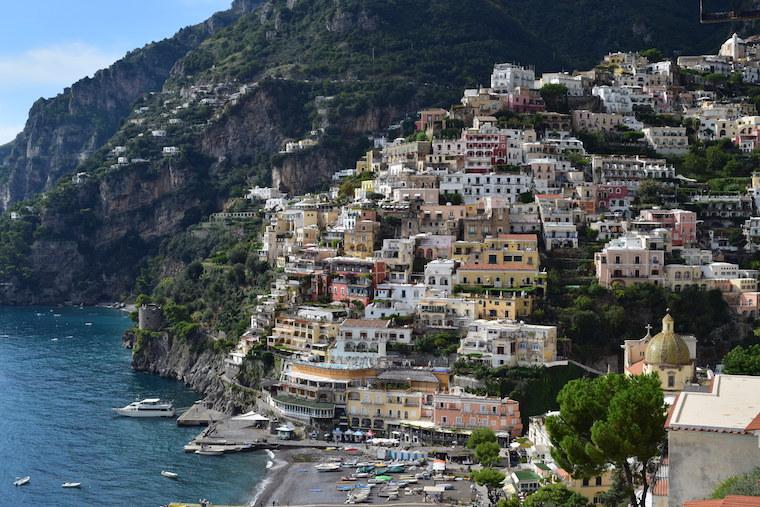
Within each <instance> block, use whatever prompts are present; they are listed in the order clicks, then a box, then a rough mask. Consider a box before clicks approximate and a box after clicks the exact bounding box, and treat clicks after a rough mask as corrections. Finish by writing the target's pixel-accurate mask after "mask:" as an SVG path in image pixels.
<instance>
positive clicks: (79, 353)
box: [0, 307, 268, 506]
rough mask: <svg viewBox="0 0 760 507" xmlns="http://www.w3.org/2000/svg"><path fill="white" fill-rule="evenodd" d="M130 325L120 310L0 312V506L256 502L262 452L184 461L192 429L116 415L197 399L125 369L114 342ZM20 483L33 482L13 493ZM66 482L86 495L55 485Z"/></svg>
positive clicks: (126, 360) (126, 359)
mask: <svg viewBox="0 0 760 507" xmlns="http://www.w3.org/2000/svg"><path fill="white" fill-rule="evenodd" d="M130 325H131V323H130V320H129V318H128V317H127V316H126V314H124V313H123V312H120V311H117V310H109V309H102V308H42V307H31V308H8V307H0V506H27V505H29V506H40V505H51V506H52V505H55V506H88V505H109V506H121V505H124V506H158V505H163V504H166V503H168V502H171V501H185V502H197V501H198V500H199V499H200V498H207V499H209V500H210V501H212V502H213V503H226V504H245V503H246V502H248V501H250V499H251V498H252V497H253V495H254V493H255V491H256V486H257V484H259V483H260V482H261V481H262V479H263V477H264V475H265V474H266V464H267V460H268V457H267V455H266V454H263V453H247V454H235V455H225V456H198V455H195V454H186V453H184V452H183V450H182V447H183V446H184V445H185V444H186V443H188V442H189V441H190V440H191V439H192V437H193V436H194V435H195V434H197V433H198V432H199V431H200V428H179V427H177V425H176V423H175V421H174V420H172V419H153V420H144V419H143V420H140V419H130V418H122V417H116V416H114V415H113V414H112V412H111V408H112V407H119V406H124V405H126V404H128V403H130V402H131V401H134V400H135V399H136V398H145V397H154V396H156V397H161V398H167V399H173V400H174V404H175V407H178V408H179V407H188V406H190V405H191V404H192V403H193V402H194V401H196V400H197V399H198V395H197V394H196V393H194V392H193V391H191V390H190V389H188V388H187V387H185V386H184V385H182V384H181V383H179V382H175V381H172V380H168V379H163V378H160V377H158V376H154V375H148V374H145V373H137V372H134V371H132V369H131V368H130V351H128V350H125V349H124V348H122V346H121V334H122V332H123V331H124V330H125V329H126V328H128V327H129V326H130ZM162 470H170V471H173V472H176V473H178V474H179V476H180V479H179V480H177V481H173V480H170V479H166V478H164V477H162V476H161V475H160V473H161V471H162ZM26 475H29V476H31V478H32V480H31V483H30V484H28V485H26V486H23V487H15V486H13V484H12V483H13V481H14V480H15V479H16V478H17V477H23V476H26ZM67 481H68V482H81V483H82V488H81V489H80V490H77V489H62V488H61V484H62V483H64V482H67Z"/></svg>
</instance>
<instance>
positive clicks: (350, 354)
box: [329, 319, 412, 366]
mask: <svg viewBox="0 0 760 507" xmlns="http://www.w3.org/2000/svg"><path fill="white" fill-rule="evenodd" d="M411 340H412V329H411V328H410V327H401V328H393V327H390V321H389V320H368V319H346V320H345V321H343V323H342V324H341V325H340V331H339V333H338V337H337V338H336V340H335V345H334V346H333V347H332V348H331V349H330V350H329V360H330V362H333V363H337V364H350V365H355V366H377V365H380V364H382V363H383V362H384V361H385V358H386V355H387V354H386V350H387V345H388V342H399V343H407V344H408V343H411Z"/></svg>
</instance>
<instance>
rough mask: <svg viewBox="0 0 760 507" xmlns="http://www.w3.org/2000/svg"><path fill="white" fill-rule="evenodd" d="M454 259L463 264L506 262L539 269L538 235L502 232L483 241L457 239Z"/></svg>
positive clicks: (454, 246) (454, 247)
mask: <svg viewBox="0 0 760 507" xmlns="http://www.w3.org/2000/svg"><path fill="white" fill-rule="evenodd" d="M453 259H454V260H456V261H459V262H461V263H462V264H506V265H510V264H513V265H516V266H517V265H527V266H535V268H536V269H538V267H539V265H540V262H541V261H540V257H539V253H538V237H537V236H536V235H535V234H500V235H498V236H497V237H487V238H485V239H484V240H483V241H457V242H455V243H454V245H453Z"/></svg>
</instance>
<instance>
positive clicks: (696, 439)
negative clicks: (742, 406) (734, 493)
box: [668, 430, 760, 507]
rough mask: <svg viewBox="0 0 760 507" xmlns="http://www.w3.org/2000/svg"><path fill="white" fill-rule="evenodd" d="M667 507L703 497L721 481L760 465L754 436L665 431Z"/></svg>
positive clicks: (676, 506)
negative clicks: (666, 439) (668, 457)
mask: <svg viewBox="0 0 760 507" xmlns="http://www.w3.org/2000/svg"><path fill="white" fill-rule="evenodd" d="M668 444H669V454H670V484H669V487H670V498H669V500H668V506H669V507H681V505H683V502H684V501H686V500H694V499H702V498H707V497H709V496H710V494H711V493H712V492H713V490H714V489H715V488H716V487H717V486H718V485H719V484H720V483H721V482H723V481H725V480H726V479H728V478H729V477H733V476H735V475H741V474H745V473H747V472H751V471H752V470H753V469H754V468H755V467H757V466H758V465H760V445H758V437H757V436H753V435H737V434H732V433H716V432H707V431H684V430H681V431H669V432H668Z"/></svg>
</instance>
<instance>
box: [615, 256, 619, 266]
mask: <svg viewBox="0 0 760 507" xmlns="http://www.w3.org/2000/svg"><path fill="white" fill-rule="evenodd" d="M615 264H620V256H619V255H616V256H615Z"/></svg>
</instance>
